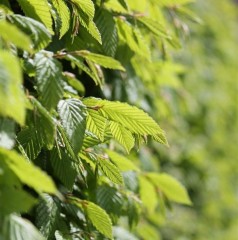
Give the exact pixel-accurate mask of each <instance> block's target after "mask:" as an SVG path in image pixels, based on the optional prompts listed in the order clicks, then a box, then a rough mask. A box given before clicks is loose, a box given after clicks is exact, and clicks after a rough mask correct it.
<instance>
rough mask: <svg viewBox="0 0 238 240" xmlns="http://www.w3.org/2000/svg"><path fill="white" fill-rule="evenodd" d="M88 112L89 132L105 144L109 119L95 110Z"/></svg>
mask: <svg viewBox="0 0 238 240" xmlns="http://www.w3.org/2000/svg"><path fill="white" fill-rule="evenodd" d="M87 112H88V114H87V125H86V128H87V130H88V131H90V132H92V133H93V134H95V135H96V136H97V137H98V138H99V139H100V140H101V141H102V142H103V140H104V133H105V128H106V121H107V119H106V118H104V117H103V116H101V115H100V114H98V112H97V111H95V110H93V109H87Z"/></svg>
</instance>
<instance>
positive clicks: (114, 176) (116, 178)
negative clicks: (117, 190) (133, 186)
mask: <svg viewBox="0 0 238 240" xmlns="http://www.w3.org/2000/svg"><path fill="white" fill-rule="evenodd" d="M98 166H99V168H100V170H101V171H102V172H103V173H104V174H105V175H106V176H107V177H108V178H109V179H110V180H111V181H112V182H114V183H116V184H121V185H122V184H124V182H123V177H122V175H121V172H120V170H119V169H118V168H117V166H115V165H114V164H113V163H111V162H110V161H109V160H107V159H99V161H98Z"/></svg>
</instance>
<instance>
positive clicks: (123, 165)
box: [106, 149, 140, 172]
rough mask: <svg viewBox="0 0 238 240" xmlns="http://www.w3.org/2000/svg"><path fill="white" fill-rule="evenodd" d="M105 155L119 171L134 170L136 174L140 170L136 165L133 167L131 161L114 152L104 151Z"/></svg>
mask: <svg viewBox="0 0 238 240" xmlns="http://www.w3.org/2000/svg"><path fill="white" fill-rule="evenodd" d="M106 153H107V154H108V156H109V157H110V159H111V160H112V161H113V162H114V163H115V164H116V165H117V167H118V168H119V169H120V170H121V171H131V170H134V171H137V172H138V171H140V169H139V168H138V167H137V166H136V165H134V163H132V161H131V160H129V159H127V158H126V157H125V156H123V155H120V154H118V153H116V152H113V151H110V150H108V149H107V150H106Z"/></svg>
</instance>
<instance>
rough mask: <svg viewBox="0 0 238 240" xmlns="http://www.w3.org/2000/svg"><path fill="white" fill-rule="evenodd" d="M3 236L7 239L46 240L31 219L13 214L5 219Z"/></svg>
mask: <svg viewBox="0 0 238 240" xmlns="http://www.w3.org/2000/svg"><path fill="white" fill-rule="evenodd" d="M3 236H4V239H6V240H10V239H11V240H27V239H30V240H44V237H43V236H42V235H41V234H40V233H39V231H38V230H37V228H36V227H35V226H34V225H33V224H32V223H31V222H30V221H28V220H26V219H24V218H22V217H19V216H17V215H13V214H12V215H9V216H8V217H7V218H5V219H4V223H3Z"/></svg>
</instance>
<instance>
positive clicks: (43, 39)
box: [9, 14, 51, 51]
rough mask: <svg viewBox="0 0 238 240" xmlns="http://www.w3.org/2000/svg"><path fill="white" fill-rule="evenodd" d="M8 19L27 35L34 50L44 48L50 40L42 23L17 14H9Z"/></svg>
mask: <svg viewBox="0 0 238 240" xmlns="http://www.w3.org/2000/svg"><path fill="white" fill-rule="evenodd" d="M9 19H10V20H11V22H12V23H13V24H15V25H16V26H17V27H19V28H20V29H21V30H22V31H23V32H24V33H26V34H27V35H29V37H30V38H31V40H32V42H33V44H34V49H35V50H36V51H37V50H40V49H43V48H45V47H46V46H47V45H48V44H49V42H50V41H51V36H50V33H49V31H48V30H47V28H46V27H45V26H44V25H43V24H42V23H40V22H38V21H36V20H34V19H32V18H29V17H24V16H21V15H18V14H14V15H9Z"/></svg>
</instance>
